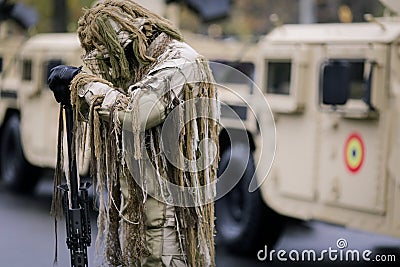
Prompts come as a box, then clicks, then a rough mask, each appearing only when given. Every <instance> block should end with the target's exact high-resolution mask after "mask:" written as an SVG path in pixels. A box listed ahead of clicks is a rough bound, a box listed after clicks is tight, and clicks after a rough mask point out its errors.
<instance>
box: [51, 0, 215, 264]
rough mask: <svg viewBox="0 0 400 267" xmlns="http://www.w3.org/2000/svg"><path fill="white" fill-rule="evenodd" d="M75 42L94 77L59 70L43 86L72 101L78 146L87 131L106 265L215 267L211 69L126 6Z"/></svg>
mask: <svg viewBox="0 0 400 267" xmlns="http://www.w3.org/2000/svg"><path fill="white" fill-rule="evenodd" d="M78 35H79V39H80V41H81V44H82V47H83V48H84V50H85V55H84V56H83V61H84V63H85V65H86V67H87V68H88V69H89V70H90V72H91V73H90V74H89V73H86V72H84V71H80V69H78V68H75V67H70V66H59V67H56V68H54V69H53V70H52V73H51V76H50V79H49V82H50V88H51V89H52V90H53V92H54V94H55V96H56V99H57V100H58V101H59V100H60V98H65V97H68V98H69V97H70V99H71V104H72V106H73V108H74V117H75V122H77V123H76V125H75V130H74V137H75V138H76V144H78V145H82V144H83V146H87V142H86V140H87V138H86V133H85V132H84V131H83V129H84V125H88V128H89V136H90V138H89V139H90V147H91V151H92V156H91V161H92V162H91V176H92V177H93V180H94V182H95V184H96V191H97V193H98V198H99V217H98V228H99V229H98V233H99V234H98V237H97V244H96V245H97V247H98V249H104V255H105V259H104V261H105V263H106V264H108V265H109V266H191V267H195V266H215V260H214V256H215V250H214V206H213V203H212V200H213V197H214V196H215V180H216V169H217V165H218V119H219V105H218V101H217V93H216V88H215V86H214V84H213V78H212V75H211V71H210V69H209V66H208V63H207V61H206V60H205V59H204V58H203V57H201V56H200V55H199V54H198V53H197V52H195V51H194V50H193V49H192V48H191V47H190V46H189V45H187V44H186V43H184V42H183V40H182V39H183V38H182V36H181V34H180V33H179V32H178V30H176V29H175V28H174V27H173V26H171V24H170V23H169V22H168V21H167V20H165V19H164V18H161V17H159V16H158V15H156V14H154V13H152V12H150V11H148V10H146V9H144V8H143V7H141V6H139V5H138V4H136V3H134V2H133V1H130V0H126V1H120V0H105V1H101V2H100V3H98V4H97V5H95V6H94V7H93V8H90V9H88V10H85V13H84V15H83V16H82V17H81V18H80V20H79V26H78ZM66 74H70V75H66ZM68 77H71V78H72V77H74V78H73V80H72V81H71V80H68V81H65V79H69V78H68ZM63 79H64V80H63ZM62 82H64V83H65V82H67V83H68V84H70V86H69V90H70V91H69V90H67V92H65V90H64V89H62V88H61V89H60V88H59V87H57V86H54V85H55V84H58V83H62ZM69 93H70V95H69ZM166 120H168V121H166ZM83 149H85V148H83ZM58 165H59V166H60V165H62V162H61V160H60V161H59V162H58ZM59 169H61V168H59ZM56 183H59V181H56ZM101 251H102V250H101Z"/></svg>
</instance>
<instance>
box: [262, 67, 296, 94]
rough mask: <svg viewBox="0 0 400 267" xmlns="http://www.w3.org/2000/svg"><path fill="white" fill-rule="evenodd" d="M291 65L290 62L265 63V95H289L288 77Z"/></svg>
mask: <svg viewBox="0 0 400 267" xmlns="http://www.w3.org/2000/svg"><path fill="white" fill-rule="evenodd" d="M291 68H292V63H291V61H290V60H279V61H273V60H268V61H266V72H267V75H266V76H265V77H266V79H267V81H266V85H267V88H266V89H267V90H266V91H267V93H269V94H278V95H289V94H290V76H291Z"/></svg>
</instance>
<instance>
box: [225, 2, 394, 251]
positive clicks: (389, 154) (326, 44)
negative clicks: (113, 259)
mask: <svg viewBox="0 0 400 267" xmlns="http://www.w3.org/2000/svg"><path fill="white" fill-rule="evenodd" d="M382 2H383V3H384V4H386V5H387V7H388V8H390V9H391V12H397V15H399V14H400V6H399V3H398V1H382ZM365 18H366V20H367V22H365V23H342V24H340V23H334V24H309V25H299V24H297V25H281V26H278V27H276V28H275V29H274V30H273V31H272V32H270V33H269V34H267V35H266V36H265V37H264V38H263V39H262V40H261V41H260V42H259V43H258V46H257V49H256V51H257V52H256V53H257V58H256V62H255V66H256V67H255V82H256V84H257V85H258V86H259V89H260V90H261V91H262V92H263V93H264V95H265V97H266V98H267V100H268V103H269V105H270V107H271V110H272V112H273V114H274V121H275V126H276V142H277V143H276V151H275V158H274V163H273V165H272V168H271V171H270V173H269V176H268V178H267V179H265V178H266V177H265V176H264V175H258V172H260V171H265V169H268V168H269V163H268V162H265V161H262V160H259V158H258V156H257V155H258V153H257V151H258V150H259V149H260V146H262V145H263V144H262V143H260V142H259V139H258V138H257V133H254V132H253V131H248V133H249V135H250V139H251V140H254V147H253V148H252V151H254V154H253V156H254V158H255V162H256V164H258V165H256V169H255V174H256V176H257V179H258V181H259V185H260V188H259V189H260V191H259V193H261V196H262V199H263V201H264V203H266V204H267V205H268V206H269V207H270V208H272V209H273V210H274V211H276V212H278V213H279V214H281V215H286V216H289V217H293V218H299V219H303V220H310V219H315V220H321V221H324V222H329V223H333V224H338V225H343V226H346V227H351V228H356V229H361V230H366V231H370V232H375V233H381V234H386V235H390V236H395V237H400V206H399V203H400V176H399V173H400V169H399V161H400V146H399V145H400V142H399V138H398V136H399V134H400V121H399V119H398V118H399V115H400V114H399V112H400V108H399V107H400V98H399V92H400V80H399V77H400V19H399V17H393V16H391V17H383V18H374V17H372V16H371V15H366V16H365ZM254 100H255V101H257V98H256V99H254ZM252 104H253V105H254V102H253V103H252ZM259 127H260V128H263V127H264V125H263V124H262V123H260V124H259ZM254 134H255V135H254ZM242 192H243V191H242ZM256 193H257V192H256ZM250 195H251V193H248V192H246V193H243V194H242V198H243V199H244V200H243V203H246V199H249V196H250ZM232 203H235V202H232ZM236 206H237V205H236ZM226 207H231V208H232V209H234V208H237V207H235V205H233V206H232V205H231V206H229V205H226ZM239 207H242V214H254V211H252V212H250V211H245V208H246V207H250V206H249V205H247V206H246V205H242V206H239ZM248 209H250V208H248ZM231 214H234V213H231ZM235 219H236V217H235V216H234V215H231V216H230V220H231V221H235ZM217 220H218V219H217ZM236 222H237V224H239V225H243V224H244V223H245V222H246V220H245V219H244V218H241V219H240V220H237V219H236ZM252 223H256V222H255V221H254V220H252ZM275 224H276V218H275V217H269V219H267V223H266V224H265V225H264V226H263V227H262V228H260V229H261V230H262V229H263V228H270V229H271V230H268V231H269V232H270V233H276V232H275V231H276V228H274V227H270V225H272V226H273V225H275ZM250 227H251V225H250ZM236 229H240V228H239V227H238V228H236ZM245 229H246V228H245V227H244V228H243V229H242V230H243V231H245ZM260 229H257V228H255V227H253V228H252V231H254V232H257V231H260ZM221 233H223V231H221ZM264 242H265V241H264ZM252 244H255V245H258V244H257V242H253V243H252ZM231 245H232V246H233V247H236V248H239V249H240V240H239V239H237V240H236V242H232V243H231Z"/></svg>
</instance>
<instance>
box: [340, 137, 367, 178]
mask: <svg viewBox="0 0 400 267" xmlns="http://www.w3.org/2000/svg"><path fill="white" fill-rule="evenodd" d="M364 157H365V148H364V142H363V140H362V138H361V136H360V135H359V134H358V133H352V134H351V135H349V137H348V138H347V140H346V144H345V146H344V161H345V163H346V167H347V169H348V170H349V171H350V172H352V173H356V172H358V171H359V170H360V168H361V166H362V165H363V162H364Z"/></svg>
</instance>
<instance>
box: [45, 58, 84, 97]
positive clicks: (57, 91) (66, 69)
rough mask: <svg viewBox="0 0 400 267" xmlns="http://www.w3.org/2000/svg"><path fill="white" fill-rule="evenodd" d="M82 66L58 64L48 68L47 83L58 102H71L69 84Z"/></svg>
mask: <svg viewBox="0 0 400 267" xmlns="http://www.w3.org/2000/svg"><path fill="white" fill-rule="evenodd" d="M81 70H82V67H79V68H77V67H72V66H65V65H59V66H56V67H54V68H52V69H51V70H50V74H49V78H48V79H47V83H48V84H49V87H50V90H51V91H53V94H54V97H55V98H56V101H57V102H58V103H61V104H63V105H69V104H70V102H71V92H70V90H69V85H70V83H71V81H72V79H73V78H74V77H75V75H77V74H78V73H79V72H81Z"/></svg>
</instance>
